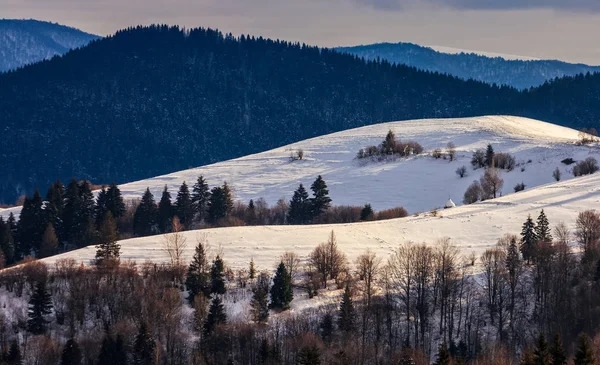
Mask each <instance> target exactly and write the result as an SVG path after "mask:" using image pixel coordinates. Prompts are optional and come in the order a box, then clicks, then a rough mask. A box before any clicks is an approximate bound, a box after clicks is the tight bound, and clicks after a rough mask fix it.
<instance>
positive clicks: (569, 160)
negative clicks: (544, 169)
mask: <svg viewBox="0 0 600 365" xmlns="http://www.w3.org/2000/svg"><path fill="white" fill-rule="evenodd" d="M560 162H562V163H564V164H565V165H567V166H569V165H571V164H574V163H575V160H573V159H572V158H571V157H569V158H565V159H564V160H562V161H560Z"/></svg>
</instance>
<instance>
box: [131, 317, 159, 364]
mask: <svg viewBox="0 0 600 365" xmlns="http://www.w3.org/2000/svg"><path fill="white" fill-rule="evenodd" d="M155 351H156V342H155V341H154V338H153V337H152V334H151V333H150V331H149V330H148V326H147V325H146V324H145V323H142V325H141V326H140V329H139V331H138V334H137V336H136V337H135V342H134V344H133V363H134V364H135V365H153V364H154V359H155V357H156V354H155Z"/></svg>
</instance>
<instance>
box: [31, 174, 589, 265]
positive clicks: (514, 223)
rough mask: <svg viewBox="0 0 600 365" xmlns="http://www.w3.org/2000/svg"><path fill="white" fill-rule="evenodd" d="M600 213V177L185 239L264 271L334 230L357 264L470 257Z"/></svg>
mask: <svg viewBox="0 0 600 365" xmlns="http://www.w3.org/2000/svg"><path fill="white" fill-rule="evenodd" d="M598 206H600V174H595V175H589V176H586V177H581V178H577V179H574V180H569V181H561V182H558V183H553V184H548V185H544V186H540V187H537V188H535V189H531V190H526V191H523V192H520V193H516V194H511V195H508V196H505V197H502V198H498V199H495V200H490V201H486V202H482V203H477V204H473V205H468V206H462V207H457V208H452V209H447V210H443V211H440V212H439V214H438V216H437V217H433V216H431V215H430V214H420V215H419V216H416V217H415V216H412V217H408V218H403V219H395V220H387V221H378V222H367V223H354V224H339V225H316V226H269V227H235V228H218V229H208V230H201V231H188V232H184V234H185V237H186V238H187V248H186V252H185V256H186V257H185V258H186V259H190V258H191V257H192V255H193V250H194V246H195V245H196V239H197V238H199V237H201V236H202V235H206V238H207V240H208V242H209V244H210V246H211V247H212V252H213V254H214V253H215V252H217V251H221V252H222V253H223V255H224V258H225V261H226V262H227V264H228V265H229V266H230V267H232V268H234V269H236V268H245V267H247V265H248V261H249V260H250V258H251V257H253V258H254V261H255V262H256V265H257V267H259V268H261V269H268V268H272V267H273V266H274V265H275V264H276V263H277V260H278V258H279V257H280V255H281V254H283V253H284V252H285V251H295V252H296V253H297V254H298V255H300V257H302V258H305V257H306V256H307V255H308V254H309V252H310V251H312V250H313V249H314V247H316V246H317V245H318V244H319V243H321V242H324V241H326V240H327V237H328V234H329V233H330V232H331V231H332V230H333V231H335V234H336V236H337V239H338V244H339V247H340V249H341V250H342V252H344V253H345V254H346V255H348V258H349V259H350V260H351V261H353V260H354V259H355V258H356V257H357V256H358V255H359V254H361V253H363V252H364V251H365V250H367V249H371V250H372V251H374V252H376V253H377V254H378V255H379V256H380V257H383V258H387V257H388V256H389V254H390V253H391V252H392V250H394V249H395V248H397V247H398V245H399V244H402V243H404V242H408V241H414V242H426V243H435V241H436V240H438V239H440V238H442V237H450V238H451V239H452V240H453V242H455V243H456V244H458V245H460V247H461V250H462V253H464V254H470V253H471V252H475V253H476V254H477V255H479V254H481V253H482V252H483V251H484V250H485V249H486V248H489V247H490V246H492V245H494V244H495V243H496V241H497V240H498V239H499V238H500V237H502V236H503V235H504V234H505V233H508V232H511V233H515V234H518V233H519V232H520V230H521V226H522V224H523V222H524V221H525V219H526V218H527V215H528V214H530V213H531V214H532V216H534V217H535V216H537V214H538V213H539V211H540V210H541V209H544V211H545V212H546V214H547V216H548V219H549V220H550V223H551V225H553V226H554V225H556V224H557V223H558V222H561V221H563V222H565V223H566V224H567V225H568V226H569V227H571V228H573V227H574V223H575V219H576V217H577V214H578V213H579V212H581V211H584V210H587V209H595V208H598ZM162 240H163V236H153V237H143V238H136V239H130V240H124V241H121V242H120V244H121V259H123V260H135V261H137V262H138V263H142V262H144V261H146V260H150V261H155V262H156V261H167V260H168V256H167V254H166V252H164V251H163V249H162ZM95 252H96V250H95V247H93V246H90V247H87V248H84V249H80V250H76V251H71V252H68V253H65V254H62V255H58V256H54V257H50V258H47V259H44V260H43V261H44V262H46V263H47V264H50V265H52V264H54V263H55V262H56V261H57V260H58V259H63V258H73V259H75V260H77V261H78V262H79V261H81V262H84V263H86V264H87V263H90V262H91V260H92V259H93V258H94V255H95Z"/></svg>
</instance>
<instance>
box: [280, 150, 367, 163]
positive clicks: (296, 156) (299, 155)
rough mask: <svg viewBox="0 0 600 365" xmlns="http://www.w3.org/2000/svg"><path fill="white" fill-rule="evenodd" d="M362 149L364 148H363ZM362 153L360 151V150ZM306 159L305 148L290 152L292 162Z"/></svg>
mask: <svg viewBox="0 0 600 365" xmlns="http://www.w3.org/2000/svg"><path fill="white" fill-rule="evenodd" d="M361 151H362V149H361ZM359 153H360V151H359ZM303 159H304V150H302V149H299V150H298V151H296V152H294V151H292V152H291V153H290V162H294V161H299V160H303Z"/></svg>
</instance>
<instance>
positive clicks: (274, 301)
mask: <svg viewBox="0 0 600 365" xmlns="http://www.w3.org/2000/svg"><path fill="white" fill-rule="evenodd" d="M293 299H294V291H293V288H292V278H291V277H290V274H289V273H288V271H287V268H286V267H285V264H284V263H283V262H281V263H280V264H279V266H277V271H276V272H275V277H274V278H273V286H272V287H271V308H276V309H282V310H286V309H289V308H290V303H291V302H292V300H293Z"/></svg>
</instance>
